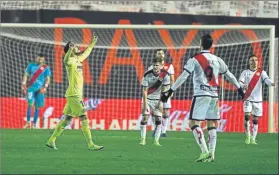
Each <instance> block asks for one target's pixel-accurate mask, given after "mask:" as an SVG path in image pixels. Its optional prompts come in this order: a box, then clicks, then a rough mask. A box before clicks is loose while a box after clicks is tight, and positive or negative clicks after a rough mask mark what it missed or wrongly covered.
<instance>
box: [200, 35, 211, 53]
mask: <svg viewBox="0 0 279 175" xmlns="http://www.w3.org/2000/svg"><path fill="white" fill-rule="evenodd" d="M212 43H213V39H212V37H211V35H209V34H205V35H203V36H202V38H201V45H202V47H203V49H204V50H208V49H210V47H211V46H212Z"/></svg>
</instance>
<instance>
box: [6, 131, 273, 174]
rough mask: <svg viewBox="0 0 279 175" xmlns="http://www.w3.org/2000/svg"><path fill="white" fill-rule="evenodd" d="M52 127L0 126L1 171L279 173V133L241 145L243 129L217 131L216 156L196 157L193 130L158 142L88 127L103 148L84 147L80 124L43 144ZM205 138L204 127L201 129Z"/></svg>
mask: <svg viewBox="0 0 279 175" xmlns="http://www.w3.org/2000/svg"><path fill="white" fill-rule="evenodd" d="M51 132H52V130H8V129H2V130H1V173H3V174H95V173H98V174H100V173H104V174H278V134H261V133H260V134H259V135H258V143H259V144H258V145H245V144H244V139H245V138H244V134H243V133H219V134H218V140H217V149H216V160H215V162H212V163H195V162H194V161H195V159H196V158H198V156H199V153H200V150H199V148H198V146H197V144H196V142H195V140H194V139H193V136H192V133H191V132H168V137H167V138H162V139H161V140H160V143H161V144H162V147H154V146H153V145H152V142H153V139H152V137H151V132H148V133H147V136H148V139H147V145H146V146H141V145H139V144H138V143H139V132H137V131H92V134H93V140H94V141H95V142H96V144H100V145H104V146H105V149H104V150H102V151H88V150H87V145H86V143H85V140H84V137H83V135H82V133H81V130H66V131H65V132H64V133H63V134H62V135H61V136H60V137H59V138H58V139H57V142H56V145H57V147H58V149H59V150H52V149H50V148H48V147H46V146H45V142H46V140H47V139H48V137H49V136H50V135H51ZM205 135H206V138H207V132H206V133H205Z"/></svg>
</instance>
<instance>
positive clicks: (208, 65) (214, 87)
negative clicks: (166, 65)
mask: <svg viewBox="0 0 279 175" xmlns="http://www.w3.org/2000/svg"><path fill="white" fill-rule="evenodd" d="M183 69H184V70H186V71H187V72H188V73H190V74H192V73H193V84H194V96H211V97H218V76H219V74H223V73H226V72H227V70H228V67H227V65H226V64H225V63H224V61H223V60H222V59H221V58H219V57H217V56H215V55H213V54H211V53H210V52H209V51H207V50H204V51H202V52H200V53H198V54H196V55H195V56H194V57H192V58H190V59H189V60H188V61H187V63H186V65H185V66H184V68H183Z"/></svg>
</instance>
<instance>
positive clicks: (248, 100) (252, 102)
mask: <svg viewBox="0 0 279 175" xmlns="http://www.w3.org/2000/svg"><path fill="white" fill-rule="evenodd" d="M245 101H249V102H251V103H262V101H250V100H245Z"/></svg>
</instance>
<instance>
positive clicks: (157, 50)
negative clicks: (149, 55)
mask: <svg viewBox="0 0 279 175" xmlns="http://www.w3.org/2000/svg"><path fill="white" fill-rule="evenodd" d="M159 51H163V52H164V50H163V49H156V53H157V52H159Z"/></svg>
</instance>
